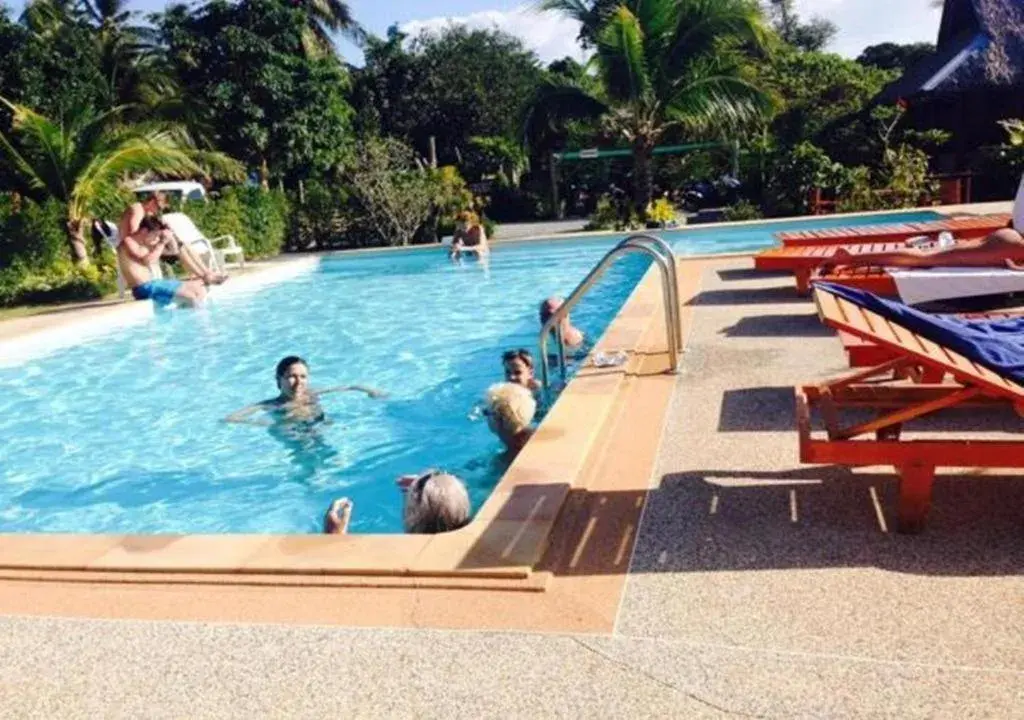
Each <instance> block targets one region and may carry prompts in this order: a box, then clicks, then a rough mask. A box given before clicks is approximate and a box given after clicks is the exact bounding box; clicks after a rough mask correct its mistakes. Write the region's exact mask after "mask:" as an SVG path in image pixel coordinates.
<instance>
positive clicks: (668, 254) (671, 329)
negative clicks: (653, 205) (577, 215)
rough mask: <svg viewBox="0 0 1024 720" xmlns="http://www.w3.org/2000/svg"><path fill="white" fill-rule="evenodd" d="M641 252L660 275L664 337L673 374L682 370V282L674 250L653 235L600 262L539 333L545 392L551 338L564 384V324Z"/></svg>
mask: <svg viewBox="0 0 1024 720" xmlns="http://www.w3.org/2000/svg"><path fill="white" fill-rule="evenodd" d="M633 252H640V253H643V254H645V255H649V256H650V257H651V259H652V260H653V261H654V262H655V263H656V264H657V266H658V269H659V270H660V271H661V293H662V301H663V302H664V304H665V336H666V338H667V340H668V357H669V366H670V368H671V372H673V373H674V372H676V371H677V370H678V369H679V351H680V350H682V347H683V331H682V326H681V325H680V320H679V278H678V277H677V275H676V256H675V254H674V253H673V252H672V248H670V247H669V246H668V243H666V242H665V241H664V240H662V239H661V238H659V237H655V236H654V235H644V234H641V235H630V236H629V237H628V238H626V239H625V240H623V241H622V242H620V243H619V244H618V245H616V246H615V247H614V248H612V249H611V250H609V251H608V253H607V254H606V255H605V256H604V257H603V258H601V261H600V262H599V263H597V265H595V266H594V269H593V270H591V271H590V272H589V273H587V276H586V277H585V278H583V280H582V281H581V282H580V284H579V285H577V286H576V289H575V290H573V291H572V292H571V293H570V294H569V297H568V298H566V300H565V302H564V303H563V304H562V306H561V307H560V308H558V310H556V311H555V312H554V313H553V314H552V315H551V317H549V318H548V320H547V322H545V323H544V327H542V328H541V331H540V362H541V369H542V373H541V380H542V382H543V383H544V389H545V390H547V389H548V387H550V368H549V367H548V365H549V363H548V338H549V337H550V336H551V333H554V334H555V339H556V340H557V341H558V364H559V367H560V369H561V373H562V380H563V381H564V380H565V372H566V369H565V342H564V341H563V339H562V320H564V319H565V316H566V315H568V314H569V312H570V311H571V310H572V309H573V307H574V306H575V305H576V303H578V302H579V301H580V299H582V297H583V296H584V295H585V294H586V293H587V291H588V290H590V288H591V286H593V284H594V283H595V282H597V280H598V279H599V278H600V277H601V276H602V275H603V274H604V272H605V270H607V269H608V268H609V267H611V265H612V264H613V263H614V262H615V261H616V260H618V259H619V258H620V257H622V256H623V255H628V254H629V253H633Z"/></svg>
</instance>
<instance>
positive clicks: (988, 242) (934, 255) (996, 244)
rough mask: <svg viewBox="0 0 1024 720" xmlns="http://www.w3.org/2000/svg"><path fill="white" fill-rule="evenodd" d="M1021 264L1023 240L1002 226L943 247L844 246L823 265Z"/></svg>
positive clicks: (837, 249) (990, 265)
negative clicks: (875, 249) (863, 249)
mask: <svg viewBox="0 0 1024 720" xmlns="http://www.w3.org/2000/svg"><path fill="white" fill-rule="evenodd" d="M1019 263H1024V239H1022V238H1021V236H1020V234H1019V233H1018V232H1017V231H1015V230H1013V229H1011V228H1003V229H1002V230H997V231H996V232H994V233H992V234H991V235H989V236H988V237H986V238H985V239H984V240H978V241H975V242H970V243H960V244H958V245H957V246H956V247H952V248H943V249H920V248H906V249H904V250H897V251H895V252H887V253H857V254H853V253H851V252H849V251H848V250H847V249H846V248H841V247H840V248H836V251H835V253H833V255H832V257H831V258H829V259H828V260H827V261H826V262H825V263H823V266H824V267H834V266H836V265H845V266H854V267H863V266H868V265H881V266H890V267H913V268H932V267H960V266H963V267H998V268H1004V267H1007V265H1010V266H1014V265H1016V264H1019Z"/></svg>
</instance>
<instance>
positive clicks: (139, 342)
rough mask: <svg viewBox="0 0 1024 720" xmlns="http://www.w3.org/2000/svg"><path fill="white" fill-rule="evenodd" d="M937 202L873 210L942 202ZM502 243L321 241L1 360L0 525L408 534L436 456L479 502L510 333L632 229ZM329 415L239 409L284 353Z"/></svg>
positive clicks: (695, 247)
mask: <svg viewBox="0 0 1024 720" xmlns="http://www.w3.org/2000/svg"><path fill="white" fill-rule="evenodd" d="M933 217H934V215H933V214H930V213H915V214H908V213H902V214H897V215H886V216H873V217H870V218H865V219H864V220H870V221H871V222H875V223H877V222H896V221H908V220H924V219H931V218H933ZM838 224H850V220H849V219H845V220H843V221H841V222H838V221H834V220H826V221H822V222H818V221H814V222H813V223H811V224H808V223H806V222H804V223H785V224H772V225H765V226H752V227H751V226H745V227H739V228H733V229H725V228H701V229H693V230H685V231H673V232H667V233H663V236H664V237H665V238H666V240H668V241H669V242H670V243H671V244H672V245H673V247H674V249H675V250H676V252H677V253H679V254H680V255H692V254H704V253H714V252H718V253H723V252H741V251H748V250H756V249H759V248H763V247H767V246H769V245H771V244H772V243H773V240H772V233H774V232H778V231H780V230H786V229H789V227H791V226H792V227H799V228H808V227H826V226H830V225H838ZM616 240H617V238H604V239H600V240H559V241H557V242H540V243H517V244H509V245H507V246H504V247H501V246H499V247H498V248H496V249H495V251H494V252H493V253H492V258H491V260H490V262H489V264H488V266H486V267H485V266H483V265H481V264H480V263H478V262H476V261H467V262H465V263H463V264H461V265H454V264H452V263H450V262H448V261H447V259H446V258H445V256H444V253H443V252H442V251H440V250H435V251H429V250H428V251H422V250H420V251H408V252H401V251H399V252H388V253H379V254H365V255H358V256H346V257H337V256H331V257H327V258H324V259H323V260H322V261H321V262H320V263H319V265H318V266H316V267H315V268H314V269H313V270H312V271H310V272H308V273H306V274H303V275H301V276H299V277H297V278H295V279H292V280H288V281H286V282H282V283H280V284H277V285H272V286H270V287H264V288H262V289H260V290H257V291H253V292H250V293H244V294H237V295H233V296H230V297H226V298H224V299H222V300H218V299H217V298H216V297H214V299H213V301H212V302H211V303H210V304H209V305H208V306H207V307H205V308H203V309H201V310H198V311H181V310H172V311H167V312H160V313H157V314H155V316H154V318H153V319H152V320H151V321H147V322H144V323H142V324H139V325H135V326H130V327H125V328H122V329H121V330H120V331H118V332H112V333H110V334H108V335H105V336H103V337H100V338H97V339H95V340H91V341H88V342H84V343H82V344H80V345H77V346H75V347H71V348H67V349H64V350H59V351H55V352H52V353H50V354H47V355H44V356H41V357H38V358H35V359H31V360H28V361H25V362H24V363H21V364H18V365H14V366H11V367H0V440H2V445H0V532H84V533H304V532H316V531H318V530H319V527H320V523H321V519H322V516H323V512H324V510H325V509H326V507H327V506H328V505H329V504H330V502H331V500H333V499H334V498H337V497H339V496H348V497H349V498H351V499H352V500H353V503H354V512H353V517H352V524H351V527H350V532H364V533H365V532H373V533H388V532H401V494H400V493H399V491H398V490H397V489H396V487H395V484H394V480H395V478H396V477H397V476H399V475H401V474H404V473H413V472H417V471H419V470H421V469H424V468H428V467H439V468H443V469H446V470H448V471H450V472H453V473H454V474H456V475H458V476H459V477H461V478H463V479H464V480H465V481H466V483H467V485H468V487H469V489H470V495H471V498H472V500H473V506H474V508H476V507H479V505H480V504H481V503H482V501H483V500H484V499H486V497H487V495H488V494H489V493H490V491H491V489H492V488H493V487H494V485H495V484H496V483H497V481H498V479H499V478H500V476H501V474H502V473H503V472H504V469H505V466H504V465H503V464H502V463H501V462H500V461H499V460H498V459H497V456H498V454H499V452H500V445H499V443H498V441H497V440H496V439H495V438H494V437H493V436H492V435H491V434H490V432H489V431H488V430H487V427H486V423H484V422H483V421H481V420H476V419H472V418H471V417H470V416H471V411H472V410H473V408H474V406H475V405H476V404H477V403H478V402H479V400H480V398H481V397H482V395H483V393H484V391H485V390H486V388H487V387H488V386H489V385H490V384H491V383H493V382H498V381H500V380H501V377H502V368H501V363H500V356H501V353H502V351H504V350H506V349H509V348H518V347H526V348H529V349H531V350H533V351H535V346H536V341H537V331H538V321H537V306H538V304H539V302H540V301H541V300H542V299H543V298H544V297H545V296H547V295H551V294H562V295H564V294H567V293H568V292H569V291H570V290H572V288H573V287H574V286H575V285H576V284H577V283H578V282H579V281H580V280H581V279H582V278H583V276H584V275H585V274H586V273H587V272H588V271H589V270H590V268H591V267H593V265H594V264H595V263H596V262H597V261H598V260H599V259H600V258H601V257H602V255H603V254H604V253H605V252H607V251H608V250H609V249H610V248H611V247H612V246H613V245H614V243H615V242H616ZM648 264H649V261H648V260H647V259H646V258H644V257H641V256H630V257H627V258H625V259H624V260H622V261H620V262H618V263H617V264H616V265H614V266H613V267H612V268H611V269H610V270H609V272H608V273H607V274H606V275H605V276H604V278H603V279H602V280H601V281H600V282H599V283H598V285H597V286H596V287H595V289H594V290H593V291H592V292H591V293H590V294H589V295H588V296H587V297H586V298H585V299H584V300H583V302H582V303H581V304H580V305H579V306H578V308H577V309H576V311H574V313H573V320H574V323H575V324H576V325H578V326H580V327H581V328H582V329H583V330H584V331H586V332H587V334H588V335H589V336H590V337H591V338H596V337H598V336H600V334H601V333H602V332H603V331H604V329H605V328H606V327H607V325H608V323H609V322H610V321H611V320H612V318H613V317H614V316H615V314H616V313H617V312H618V310H619V308H620V307H621V306H622V304H623V303H624V302H625V300H626V298H627V297H628V296H629V294H630V293H631V292H632V290H633V288H634V287H635V285H636V283H637V281H638V280H639V279H640V278H641V277H642V275H643V273H644V271H645V269H646V268H647V266H648ZM290 354H297V355H301V356H303V357H305V358H306V359H307V360H308V361H309V364H310V376H311V385H312V387H314V388H316V387H321V388H322V387H329V386H334V385H347V384H360V385H367V386H372V387H375V388H378V389H380V390H381V391H383V392H385V393H387V397H386V398H382V399H373V398H368V397H366V396H365V395H363V394H361V393H339V394H331V395H328V396H325V397H324V399H323V405H324V408H325V410H326V412H327V415H328V417H329V418H330V420H331V423H330V424H326V425H321V426H318V427H316V428H315V429H313V430H311V431H309V432H307V433H304V434H302V435H299V436H288V435H284V434H282V433H280V432H275V431H273V430H271V429H268V428H262V427H256V426H252V425H237V424H230V423H225V422H224V421H223V418H224V417H225V416H227V415H228V414H229V413H231V412H232V411H234V410H237V409H239V408H241V407H244V406H246V405H249V404H252V403H254V402H257V401H260V400H264V399H268V398H271V397H273V396H274V395H276V388H275V385H274V377H273V370H274V366H275V365H276V363H277V361H278V360H279V359H280V358H282V357H283V356H285V355H290Z"/></svg>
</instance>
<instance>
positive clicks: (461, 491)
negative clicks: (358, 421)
mask: <svg viewBox="0 0 1024 720" xmlns="http://www.w3.org/2000/svg"><path fill="white" fill-rule="evenodd" d="M398 487H399V488H400V489H401V490H402V492H404V493H405V499H404V506H403V510H402V524H403V526H404V528H405V532H407V533H410V534H414V535H435V534H437V533H443V532H451V531H453V530H458V529H459V528H462V527H465V526H466V525H468V524H469V519H470V503H469V492H468V491H467V490H466V486H465V485H464V484H463V482H462V481H461V480H459V479H458V478H457V477H455V476H454V475H451V474H449V473H446V472H444V471H442V470H428V471H426V472H425V473H421V474H419V475H403V476H402V477H400V478H399V479H398ZM352 508H353V504H352V501H351V500H349V499H348V498H340V499H338V500H335V501H334V502H333V503H331V507H330V508H329V509H328V510H327V514H326V516H325V517H324V532H325V533H328V534H330V535H342V534H344V533H346V532H348V526H349V522H350V521H351V519H352Z"/></svg>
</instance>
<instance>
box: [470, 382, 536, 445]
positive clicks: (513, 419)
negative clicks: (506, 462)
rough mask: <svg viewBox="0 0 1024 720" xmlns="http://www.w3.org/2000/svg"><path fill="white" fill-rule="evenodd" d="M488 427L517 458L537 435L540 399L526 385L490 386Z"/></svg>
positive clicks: (488, 390)
mask: <svg viewBox="0 0 1024 720" xmlns="http://www.w3.org/2000/svg"><path fill="white" fill-rule="evenodd" d="M486 401H487V404H486V407H485V408H484V410H483V414H484V417H486V418H487V427H489V428H490V430H491V432H493V433H494V434H495V435H497V436H498V439H499V440H501V442H502V444H503V445H504V446H505V448H506V449H507V450H508V453H509V455H510V457H514V456H515V455H517V454H518V453H519V451H520V450H522V449H523V447H525V446H526V443H527V441H528V440H529V439H530V437H532V435H533V427H532V425H531V423H533V418H534V416H535V415H536V414H537V399H536V398H534V396H533V393H531V392H530V391H529V390H527V389H526V388H524V387H523V386H522V385H516V384H514V383H510V382H506V383H498V384H496V385H492V386H491V387H489V388H488V389H487V396H486Z"/></svg>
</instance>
